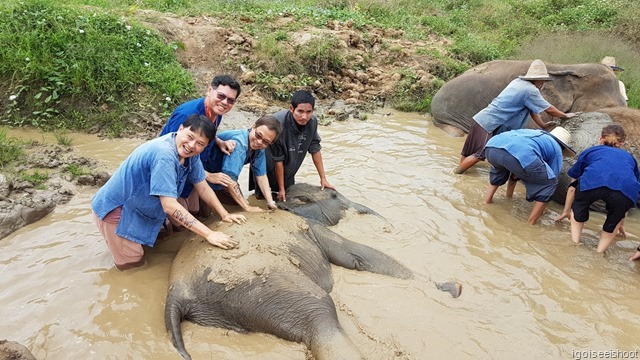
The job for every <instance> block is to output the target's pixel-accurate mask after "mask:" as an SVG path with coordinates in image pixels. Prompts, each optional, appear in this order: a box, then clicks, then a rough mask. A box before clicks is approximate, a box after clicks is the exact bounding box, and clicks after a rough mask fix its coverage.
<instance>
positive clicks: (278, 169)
mask: <svg viewBox="0 0 640 360" xmlns="http://www.w3.org/2000/svg"><path fill="white" fill-rule="evenodd" d="M274 169H275V173H276V181H277V182H278V200H282V201H284V202H287V195H286V191H285V188H284V162H282V161H276V162H275V164H274Z"/></svg>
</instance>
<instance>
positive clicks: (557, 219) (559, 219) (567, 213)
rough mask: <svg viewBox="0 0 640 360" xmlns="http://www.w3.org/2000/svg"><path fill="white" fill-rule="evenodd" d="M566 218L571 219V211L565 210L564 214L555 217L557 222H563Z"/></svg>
mask: <svg viewBox="0 0 640 360" xmlns="http://www.w3.org/2000/svg"><path fill="white" fill-rule="evenodd" d="M564 219H569V220H571V213H569V212H566V213H565V212H563V213H562V214H560V216H558V217H557V218H555V219H553V220H554V221H555V222H561V221H562V220H564Z"/></svg>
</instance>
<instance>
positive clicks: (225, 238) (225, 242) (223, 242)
mask: <svg viewBox="0 0 640 360" xmlns="http://www.w3.org/2000/svg"><path fill="white" fill-rule="evenodd" d="M206 239H207V242H209V244H211V245H214V246H217V247H219V248H221V249H225V250H228V249H233V248H234V247H236V246H238V241H236V240H234V239H232V238H230V237H229V235H227V234H225V233H223V232H220V231H211V232H209V234H207V237H206Z"/></svg>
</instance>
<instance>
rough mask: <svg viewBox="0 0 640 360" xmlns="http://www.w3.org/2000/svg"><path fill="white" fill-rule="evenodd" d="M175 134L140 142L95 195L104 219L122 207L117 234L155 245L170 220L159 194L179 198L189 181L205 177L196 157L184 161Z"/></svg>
mask: <svg viewBox="0 0 640 360" xmlns="http://www.w3.org/2000/svg"><path fill="white" fill-rule="evenodd" d="M175 137H176V134H175V133H170V134H167V135H164V136H161V137H159V138H156V139H153V140H150V141H147V142H146V143H144V144H142V145H140V146H139V147H138V148H137V149H135V150H134V151H133V152H132V153H131V155H129V156H128V157H127V158H126V159H125V160H124V161H123V162H122V164H120V167H119V168H118V170H116V172H115V173H114V174H113V175H112V176H111V178H110V179H109V181H107V183H106V184H104V186H103V187H101V188H100V189H99V190H98V192H97V193H96V194H95V195H94V196H93V199H92V200H91V208H92V209H93V212H95V213H96V215H98V217H99V218H100V219H104V217H105V216H107V214H108V213H109V212H111V211H112V210H113V209H115V208H117V207H118V206H122V216H121V217H120V221H119V222H118V226H117V228H116V235H118V236H122V237H123V238H125V239H129V240H131V241H134V242H137V243H140V244H142V245H147V246H153V245H154V243H155V241H156V237H157V236H158V232H159V231H160V228H161V227H162V224H163V223H164V221H165V219H166V214H165V213H164V210H163V208H162V204H161V203H160V198H159V197H160V196H167V197H172V198H177V197H178V194H179V193H180V192H181V191H182V189H183V187H184V185H185V183H186V182H191V183H197V182H200V181H203V180H204V179H205V173H204V169H203V167H202V163H201V162H200V159H198V158H197V157H196V156H193V157H190V158H186V159H185V161H184V165H181V164H180V161H179V158H178V150H177V148H176V141H175Z"/></svg>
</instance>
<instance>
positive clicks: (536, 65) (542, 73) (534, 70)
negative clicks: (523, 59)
mask: <svg viewBox="0 0 640 360" xmlns="http://www.w3.org/2000/svg"><path fill="white" fill-rule="evenodd" d="M518 77H519V78H520V79H522V80H545V81H549V80H552V79H551V78H550V77H549V73H547V66H546V65H545V64H544V63H543V62H542V60H533V62H532V63H531V65H530V66H529V70H528V71H527V73H526V74H525V75H520V76H518Z"/></svg>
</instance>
